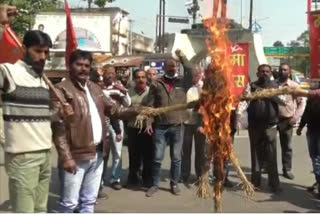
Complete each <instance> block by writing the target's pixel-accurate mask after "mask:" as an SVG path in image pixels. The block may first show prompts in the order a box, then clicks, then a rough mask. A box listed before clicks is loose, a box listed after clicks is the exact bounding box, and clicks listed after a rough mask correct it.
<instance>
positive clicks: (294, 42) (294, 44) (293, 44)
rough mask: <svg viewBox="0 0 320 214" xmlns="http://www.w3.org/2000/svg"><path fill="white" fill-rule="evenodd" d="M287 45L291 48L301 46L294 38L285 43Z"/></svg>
mask: <svg viewBox="0 0 320 214" xmlns="http://www.w3.org/2000/svg"><path fill="white" fill-rule="evenodd" d="M287 46H288V47H292V48H296V47H301V45H300V43H299V42H298V41H296V40H292V41H291V42H289V43H288V44H287Z"/></svg>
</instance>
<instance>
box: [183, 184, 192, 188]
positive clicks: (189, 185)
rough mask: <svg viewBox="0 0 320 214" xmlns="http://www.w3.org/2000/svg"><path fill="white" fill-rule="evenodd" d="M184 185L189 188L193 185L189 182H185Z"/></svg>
mask: <svg viewBox="0 0 320 214" xmlns="http://www.w3.org/2000/svg"><path fill="white" fill-rule="evenodd" d="M183 185H184V186H185V187H186V188H187V189H191V188H192V185H191V184H190V183H189V182H184V183H183Z"/></svg>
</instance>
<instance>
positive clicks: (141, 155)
mask: <svg viewBox="0 0 320 214" xmlns="http://www.w3.org/2000/svg"><path fill="white" fill-rule="evenodd" d="M139 132H140V131H139V129H136V128H131V127H128V129H127V134H128V147H129V176H128V183H131V184H137V183H138V181H139V172H140V168H141V165H142V180H143V184H144V185H152V160H153V152H154V151H153V143H152V136H150V135H148V134H146V133H143V132H141V133H139Z"/></svg>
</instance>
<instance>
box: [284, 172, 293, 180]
mask: <svg viewBox="0 0 320 214" xmlns="http://www.w3.org/2000/svg"><path fill="white" fill-rule="evenodd" d="M283 177H285V178H287V179H289V180H293V179H294V175H293V174H292V173H291V172H290V171H283Z"/></svg>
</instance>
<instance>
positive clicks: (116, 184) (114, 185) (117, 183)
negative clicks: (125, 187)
mask: <svg viewBox="0 0 320 214" xmlns="http://www.w3.org/2000/svg"><path fill="white" fill-rule="evenodd" d="M111 187H112V188H113V189H114V190H121V189H122V186H121V184H120V182H113V183H112V184H111Z"/></svg>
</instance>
